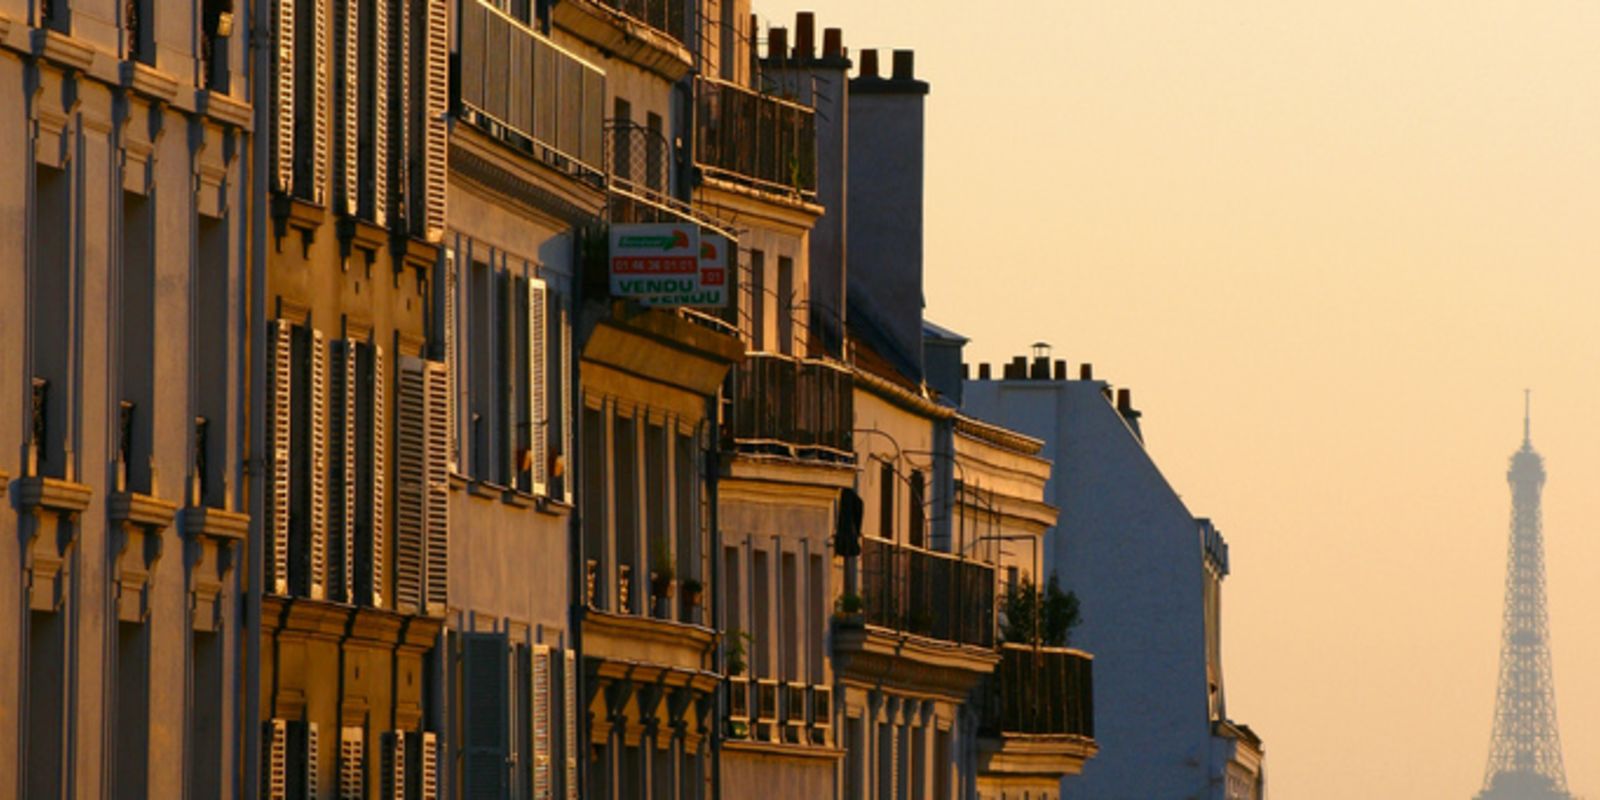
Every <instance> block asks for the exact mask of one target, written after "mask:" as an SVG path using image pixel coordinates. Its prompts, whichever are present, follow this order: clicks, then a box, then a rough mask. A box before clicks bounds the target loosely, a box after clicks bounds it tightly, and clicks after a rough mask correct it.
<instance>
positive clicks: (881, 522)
mask: <svg viewBox="0 0 1600 800" xmlns="http://www.w3.org/2000/svg"><path fill="white" fill-rule="evenodd" d="M894 480H895V475H894V465H893V464H891V463H889V462H888V461H884V462H882V463H881V464H879V466H878V538H880V539H884V540H886V541H891V542H892V541H894Z"/></svg>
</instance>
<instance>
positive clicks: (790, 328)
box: [773, 256, 796, 355]
mask: <svg viewBox="0 0 1600 800" xmlns="http://www.w3.org/2000/svg"><path fill="white" fill-rule="evenodd" d="M773 305H774V306H775V307H776V308H777V314H778V320H777V321H778V347H777V350H778V351H779V352H782V353H787V354H789V355H794V354H795V352H796V349H795V342H794V259H792V258H790V257H788V256H778V294H777V296H776V297H774V298H773Z"/></svg>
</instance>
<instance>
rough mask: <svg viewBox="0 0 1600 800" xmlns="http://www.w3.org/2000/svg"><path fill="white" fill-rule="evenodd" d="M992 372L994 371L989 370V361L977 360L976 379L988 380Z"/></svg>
mask: <svg viewBox="0 0 1600 800" xmlns="http://www.w3.org/2000/svg"><path fill="white" fill-rule="evenodd" d="M993 374H994V373H992V372H990V371H989V362H987V361H980V362H978V380H980V381H986V380H989V379H990V376H992V375H993Z"/></svg>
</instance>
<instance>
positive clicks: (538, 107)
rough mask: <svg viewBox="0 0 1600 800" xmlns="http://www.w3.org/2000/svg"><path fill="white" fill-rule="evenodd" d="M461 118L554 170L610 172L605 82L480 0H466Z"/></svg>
mask: <svg viewBox="0 0 1600 800" xmlns="http://www.w3.org/2000/svg"><path fill="white" fill-rule="evenodd" d="M457 25H458V26H459V29H460V32H461V51H460V57H459V59H458V62H457V67H456V69H457V70H458V78H459V80H460V86H461V90H460V98H461V108H460V112H461V116H462V118H463V119H465V120H466V121H468V122H471V123H472V124H474V125H477V126H478V127H480V128H483V129H484V130H486V131H488V132H489V133H491V134H493V135H495V136H497V137H498V138H500V139H501V140H503V141H505V142H506V143H507V144H510V145H511V146H513V147H516V148H518V149H521V150H523V151H525V152H527V153H529V154H531V155H533V156H535V157H537V158H540V159H542V160H544V161H546V162H547V163H549V164H550V165H552V166H555V167H557V168H559V169H565V170H568V171H570V172H573V173H575V174H578V175H581V176H583V177H585V178H588V179H591V180H594V181H596V182H598V181H600V180H601V179H602V177H603V176H604V174H605V143H604V126H605V95H606V77H605V73H604V72H602V71H601V70H600V69H599V68H597V67H595V66H593V65H591V64H589V63H588V62H586V61H584V60H582V59H580V58H578V57H577V56H575V55H573V54H571V53H568V52H567V51H565V50H563V49H561V47H560V46H558V45H556V44H555V43H554V42H552V41H550V40H549V39H547V38H545V37H544V36H543V35H541V34H540V33H539V32H538V31H535V30H533V29H532V28H529V27H527V26H526V25H523V24H522V23H520V22H518V21H517V20H515V19H513V18H511V17H510V16H507V15H506V14H505V13H503V12H501V11H500V10H498V9H496V8H494V7H492V6H489V5H486V4H484V3H483V2H481V0H461V6H460V15H459V16H458V19H457Z"/></svg>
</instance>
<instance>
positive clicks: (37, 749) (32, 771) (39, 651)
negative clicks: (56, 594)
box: [23, 609, 67, 797]
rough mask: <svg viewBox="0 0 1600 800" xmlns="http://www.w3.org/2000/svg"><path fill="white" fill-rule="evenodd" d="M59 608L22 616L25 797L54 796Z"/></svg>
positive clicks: (61, 641) (62, 688)
mask: <svg viewBox="0 0 1600 800" xmlns="http://www.w3.org/2000/svg"><path fill="white" fill-rule="evenodd" d="M65 618H66V614H65V613H63V609H52V610H47V611H39V610H35V611H31V612H30V613H29V615H28V676H27V692H28V705H27V715H28V722H27V738H26V739H24V740H23V741H24V745H25V747H26V750H25V752H26V756H25V758H26V760H25V762H24V764H23V769H24V777H23V785H24V787H25V788H26V791H24V792H23V794H24V795H25V796H27V797H60V796H61V768H62V757H63V753H62V752H61V745H62V742H64V741H65V734H66V730H65V712H66V707H65V699H66V674H65V670H63V669H62V665H63V664H66V663H67V641H66V625H67V623H66V619H65Z"/></svg>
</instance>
